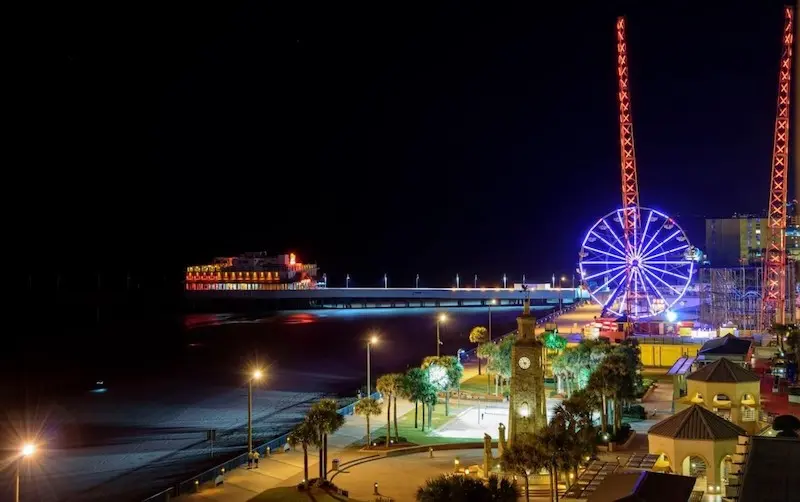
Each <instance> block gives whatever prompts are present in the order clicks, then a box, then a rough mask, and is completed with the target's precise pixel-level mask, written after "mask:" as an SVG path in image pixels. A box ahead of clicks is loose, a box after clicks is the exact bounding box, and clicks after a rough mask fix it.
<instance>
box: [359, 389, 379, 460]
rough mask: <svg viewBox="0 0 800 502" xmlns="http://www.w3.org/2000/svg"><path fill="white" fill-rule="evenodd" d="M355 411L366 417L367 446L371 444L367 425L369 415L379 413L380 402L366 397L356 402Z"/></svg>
mask: <svg viewBox="0 0 800 502" xmlns="http://www.w3.org/2000/svg"><path fill="white" fill-rule="evenodd" d="M355 412H356V414H357V415H363V416H364V418H366V419H367V448H369V446H370V445H371V444H372V437H371V435H370V434H371V432H370V426H369V417H371V416H372V415H380V414H381V404H380V403H379V402H378V401H376V400H375V398H372V397H366V398H364V399H362V400H361V401H359V402H357V403H356V406H355Z"/></svg>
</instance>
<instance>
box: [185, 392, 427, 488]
mask: <svg viewBox="0 0 800 502" xmlns="http://www.w3.org/2000/svg"><path fill="white" fill-rule="evenodd" d="M413 409H414V403H412V402H410V401H406V400H404V399H398V400H397V415H398V416H401V415H404V414H406V413H407V412H409V411H411V410H413ZM384 410H385V408H384ZM385 425H386V418H385V415H384V414H381V415H380V416H378V417H373V418H372V419H371V420H370V430H371V431H372V432H374V431H376V430H378V429H380V428H381V427H383V426H385ZM366 429H367V425H366V419H365V418H364V417H362V416H359V415H350V416H347V417H345V424H344V425H343V426H342V428H341V429H339V430H338V431H337V432H336V433H335V434H332V435H331V436H330V437H329V438H328V459H329V461H332V460H333V459H334V458H338V459H340V460H341V462H342V463H345V462H350V461H352V460H357V459H359V458H362V457H367V456H370V455H371V454H370V453H361V452H359V451H358V449H356V448H348V447H349V446H351V445H353V444H358V443H363V441H364V439H365V437H366ZM318 460H319V456H318V453H317V450H316V449H312V450H311V451H309V455H308V471H309V476H310V477H312V478H316V477H318V474H317V473H318V471H319V462H318ZM329 467H330V466H329ZM302 480H303V452H302V449H300V448H298V449H297V451H289V452H286V453H274V454H272V455H271V456H269V457H265V458H262V459H261V460H260V462H259V467H258V469H247V468H246V467H242V468H239V469H235V470H233V471H231V472H229V473H227V474H225V483H224V485H222V486H221V487H218V488H212V487H201V489H200V491H199V492H198V493H195V494H190V495H185V496H181V497H178V498H177V499H176V500H182V501H184V500H185V501H190V500H194V501H219V502H245V501H247V500H250V499H251V498H253V497H255V496H256V495H258V494H259V493H261V492H263V491H265V490H269V489H270V488H275V487H277V486H293V485H296V484H298V483H300V482H301V481H302Z"/></svg>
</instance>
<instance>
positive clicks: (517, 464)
mask: <svg viewBox="0 0 800 502" xmlns="http://www.w3.org/2000/svg"><path fill="white" fill-rule="evenodd" d="M534 439H535V438H534V437H528V436H522V437H519V438H517V439H515V440H514V442H513V443H511V446H509V447H508V448H506V449H504V450H503V456H502V457H500V465H501V466H502V467H503V470H504V471H506V472H514V473H517V474H519V475H521V476H522V477H523V479H524V480H525V500H526V501H530V475H531V474H532V473H533V474H535V473H537V472H539V471H540V470H542V468H543V467H546V466H547V459H548V457H547V453H546V452H545V451H544V450H543V449H542V448H541V447H540V445H539V444H538V443H537V442H536V441H535V440H534Z"/></svg>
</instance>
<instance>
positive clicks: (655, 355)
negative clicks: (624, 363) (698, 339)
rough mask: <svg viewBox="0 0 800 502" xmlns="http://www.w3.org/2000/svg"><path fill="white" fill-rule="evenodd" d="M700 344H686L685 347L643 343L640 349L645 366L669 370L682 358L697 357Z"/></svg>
mask: <svg viewBox="0 0 800 502" xmlns="http://www.w3.org/2000/svg"><path fill="white" fill-rule="evenodd" d="M701 347H702V345H700V344H685V345H663V344H650V343H641V344H639V349H640V350H641V352H642V355H641V360H642V365H643V366H653V367H661V368H669V367H671V366H672V365H673V364H675V361H677V360H678V359H680V358H681V357H685V356H690V357H695V356H697V351H699V350H700V348H701Z"/></svg>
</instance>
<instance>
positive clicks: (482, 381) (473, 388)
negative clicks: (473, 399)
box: [461, 373, 494, 394]
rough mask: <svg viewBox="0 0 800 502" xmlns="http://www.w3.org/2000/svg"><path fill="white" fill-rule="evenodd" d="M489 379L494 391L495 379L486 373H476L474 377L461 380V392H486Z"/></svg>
mask: <svg viewBox="0 0 800 502" xmlns="http://www.w3.org/2000/svg"><path fill="white" fill-rule="evenodd" d="M487 379H489V380H490V382H491V385H490V386H489V389H491V391H492V392H493V391H494V379H493V378H491V377H488V376H486V374H485V373H484V374H483V375H475V376H473V377H472V378H469V379H467V380H464V381H463V382H461V392H476V393H482V394H486V380H487Z"/></svg>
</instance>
